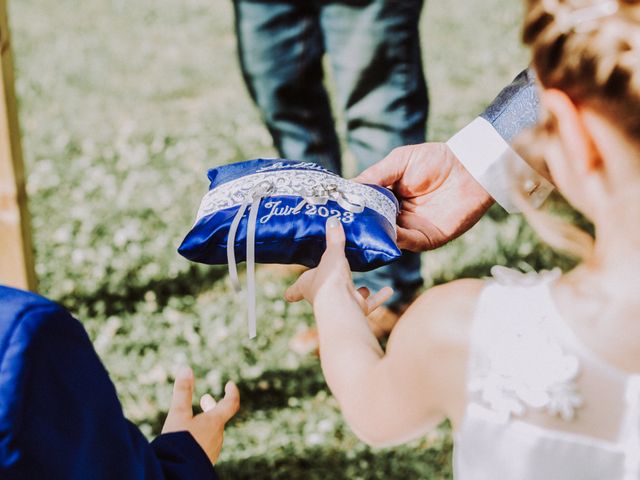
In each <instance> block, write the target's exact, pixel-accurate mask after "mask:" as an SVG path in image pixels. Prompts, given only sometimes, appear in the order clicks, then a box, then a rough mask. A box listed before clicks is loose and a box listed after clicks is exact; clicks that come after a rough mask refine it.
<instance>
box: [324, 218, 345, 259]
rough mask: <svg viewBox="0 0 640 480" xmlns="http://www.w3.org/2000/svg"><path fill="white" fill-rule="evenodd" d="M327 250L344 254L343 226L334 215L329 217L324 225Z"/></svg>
mask: <svg viewBox="0 0 640 480" xmlns="http://www.w3.org/2000/svg"><path fill="white" fill-rule="evenodd" d="M326 231H327V250H326V251H327V252H340V253H341V254H342V255H343V256H344V244H345V238H344V228H342V223H341V222H340V220H338V219H337V218H336V217H329V218H328V219H327V225H326Z"/></svg>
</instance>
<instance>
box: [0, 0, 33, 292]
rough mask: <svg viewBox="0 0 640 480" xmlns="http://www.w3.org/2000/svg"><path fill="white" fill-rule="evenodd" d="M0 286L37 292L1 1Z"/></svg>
mask: <svg viewBox="0 0 640 480" xmlns="http://www.w3.org/2000/svg"><path fill="white" fill-rule="evenodd" d="M0 63H1V67H2V75H1V76H0V283H2V284H6V285H11V286H14V287H19V288H24V289H27V290H35V289H36V276H35V271H34V268H33V248H32V244H31V224H30V217H29V211H28V209H27V194H26V190H25V177H24V167H23V165H22V148H21V146H20V127H19V124H18V112H17V106H16V97H15V90H14V83H13V58H12V55H11V45H10V42H9V21H8V18H7V3H6V0H0Z"/></svg>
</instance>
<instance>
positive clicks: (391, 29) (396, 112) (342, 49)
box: [320, 0, 429, 309]
mask: <svg viewBox="0 0 640 480" xmlns="http://www.w3.org/2000/svg"><path fill="white" fill-rule="evenodd" d="M422 5H423V0H404V1H402V2H391V1H388V0H359V1H357V2H354V1H353V0H334V1H332V2H327V3H325V4H324V5H323V7H322V11H321V16H320V19H321V25H322V32H323V35H324V43H325V46H326V49H327V52H328V54H329V59H330V62H331V67H332V70H333V76H334V78H335V82H336V89H337V93H338V97H339V103H340V105H341V107H342V108H343V109H344V112H345V119H346V125H347V141H348V145H349V149H350V150H351V151H352V152H353V154H354V156H355V157H356V160H357V162H358V168H359V170H363V169H364V168H366V167H368V166H370V165H372V164H374V163H376V162H377V161H379V160H381V159H382V158H383V157H384V156H386V155H387V154H388V153H389V152H390V151H391V150H393V149H394V148H396V147H398V146H401V145H408V144H415V143H422V142H424V141H425V136H426V121H427V114H428V106H429V104H428V94H427V86H426V80H425V77H424V73H423V68H422V60H421V52H420V38H419V19H420V13H421V10H422ZM356 281H357V282H358V283H359V284H361V285H365V286H367V287H369V289H371V290H379V289H380V288H382V287H383V286H385V285H391V286H392V287H393V288H394V291H395V293H394V296H393V297H392V298H391V300H390V301H389V302H388V304H387V305H388V306H389V307H390V308H392V309H397V308H399V307H401V306H402V305H403V304H406V303H407V302H408V301H410V300H411V298H412V297H413V296H414V295H415V293H416V291H417V290H418V289H419V288H420V286H421V285H422V277H421V275H420V255H419V254H414V253H405V254H404V255H403V256H402V258H401V259H400V260H398V261H397V262H395V263H394V264H392V265H388V266H386V267H383V268H380V269H377V270H375V271H373V272H368V273H366V274H362V275H358V277H357V278H356Z"/></svg>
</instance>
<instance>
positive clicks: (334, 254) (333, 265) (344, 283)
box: [284, 218, 393, 316]
mask: <svg viewBox="0 0 640 480" xmlns="http://www.w3.org/2000/svg"><path fill="white" fill-rule="evenodd" d="M344 247H345V237H344V230H343V228H342V224H341V223H340V221H339V220H338V219H337V218H329V219H328V220H327V249H326V251H325V252H324V255H322V259H321V260H320V264H319V265H318V266H317V267H316V268H314V269H312V270H308V271H306V272H305V273H303V274H302V275H301V276H300V278H298V280H297V281H296V282H295V283H294V284H293V285H291V286H290V287H289V288H288V289H287V291H286V292H285V294H284V297H285V299H286V300H287V301H288V302H298V301H300V300H302V299H305V300H307V301H308V302H309V303H311V304H313V303H314V302H315V300H316V298H317V297H318V295H319V294H321V293H322V294H327V295H328V297H327V298H329V299H331V298H333V299H337V298H339V296H338V297H336V294H337V295H340V294H343V293H347V294H349V295H350V296H351V297H352V298H353V299H354V300H355V301H356V302H357V303H358V305H359V306H360V308H361V310H362V313H364V315H365V316H366V315H369V314H370V313H371V312H373V311H374V310H375V309H376V308H378V307H379V306H380V305H382V304H383V303H384V302H385V301H387V299H388V298H389V297H390V296H391V294H392V293H393V290H392V289H391V287H385V288H383V289H382V290H380V291H379V292H378V293H376V294H375V295H371V294H370V292H369V289H368V288H366V287H361V288H359V289H357V290H356V288H355V286H354V285H353V281H352V280H351V271H350V270H349V262H347V259H346V257H345V254H344Z"/></svg>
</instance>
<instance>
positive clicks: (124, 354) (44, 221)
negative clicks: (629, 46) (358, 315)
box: [10, 0, 569, 479]
mask: <svg viewBox="0 0 640 480" xmlns="http://www.w3.org/2000/svg"><path fill="white" fill-rule="evenodd" d="M520 6H521V5H520V2H514V1H510V0H486V1H484V2H475V1H471V0H429V1H428V2H427V6H426V11H425V12H424V15H423V18H422V30H423V44H424V46H425V52H424V55H425V62H426V66H427V76H428V78H429V82H430V91H431V98H432V110H431V117H430V126H429V130H430V139H432V140H444V139H446V138H448V136H449V135H451V134H452V133H453V132H455V131H456V130H457V129H458V128H460V127H462V126H464V125H465V124H466V123H467V122H468V121H470V120H471V119H472V118H473V117H474V116H475V115H476V114H477V113H479V112H480V111H481V110H482V108H483V106H485V105H486V104H487V103H488V102H489V101H490V100H491V99H492V98H493V97H494V96H495V94H497V92H498V91H499V90H500V88H501V87H502V86H504V85H505V84H507V83H508V82H509V81H510V80H511V78H513V77H514V76H515V75H516V74H517V73H518V71H519V70H521V69H522V68H523V67H524V66H525V65H526V63H527V54H526V52H525V51H524V50H523V49H522V47H521V46H520V44H519V40H518V30H519V20H520ZM10 14H11V20H12V27H13V45H14V48H15V54H16V63H17V65H16V68H17V91H18V94H19V101H20V114H21V122H22V129H23V137H24V149H25V157H26V161H27V165H26V167H27V170H28V174H29V177H28V192H29V194H30V198H31V205H30V206H31V210H32V214H33V227H34V235H35V244H36V249H37V271H38V275H39V279H40V289H41V292H42V293H43V294H44V295H46V296H48V297H50V298H52V299H54V300H57V301H59V302H61V303H63V304H65V305H66V306H67V307H69V308H70V309H71V310H72V311H73V312H74V313H75V314H76V315H77V316H78V317H79V318H80V319H82V320H83V322H84V324H85V326H86V328H87V329H88V330H89V332H90V335H91V337H92V339H93V340H94V342H95V346H96V349H97V351H98V352H99V354H100V356H101V358H102V359H103V361H104V362H105V364H106V366H107V368H108V370H109V372H110V373H111V377H112V379H113V381H114V382H115V384H116V386H117V389H118V392H119V394H120V398H121V400H122V403H123V406H124V409H125V412H126V414H127V416H128V417H129V418H131V419H132V420H133V421H135V422H136V423H137V424H138V425H140V427H141V428H142V429H143V431H144V432H145V433H146V434H147V435H149V436H152V435H154V434H156V433H157V432H158V430H159V428H160V426H161V422H162V419H163V416H164V413H165V411H166V410H165V409H166V408H167V406H168V405H169V399H170V387H171V382H172V379H173V373H174V372H175V370H176V366H177V365H179V364H184V363H186V362H188V363H189V364H191V365H192V366H193V367H194V370H195V373H196V378H197V379H198V380H199V381H198V383H197V391H198V393H199V394H201V393H203V392H204V391H212V392H213V393H214V394H219V393H220V392H221V390H222V386H223V385H224V382H225V381H226V380H227V379H229V378H232V379H235V380H237V381H238V383H239V384H240V387H241V391H242V400H243V404H242V410H241V413H240V414H239V416H238V417H237V419H235V420H234V421H233V423H232V424H231V426H230V428H229V429H228V431H227V435H226V440H225V448H224V450H223V455H222V457H221V460H220V463H219V470H220V472H221V474H222V476H223V478H233V479H245V478H246V479H297V478H300V479H303V478H304V479H316V478H317V479H327V478H330V479H342V478H345V479H382V478H385V479H387V478H393V479H395V478H407V479H418V478H420V479H423V478H424V479H431V478H433V479H439V478H450V477H451V467H450V454H451V446H452V442H451V437H450V433H449V430H448V429H447V427H446V425H443V426H442V427H441V428H440V429H438V430H436V431H434V432H432V433H431V434H429V435H427V436H426V437H425V438H422V439H420V440H417V441H414V442H412V443H410V444H408V445H406V446H402V447H399V448H394V449H383V450H372V449H370V448H368V447H366V446H365V445H364V444H362V443H361V442H360V441H358V440H357V438H356V437H355V436H354V435H353V434H352V433H351V432H350V430H349V428H348V427H347V426H346V425H345V423H344V421H343V420H342V418H341V416H340V414H339V412H338V409H337V405H336V402H335V400H334V399H333V398H332V396H331V394H330V393H329V392H328V390H327V387H326V385H325V383H324V380H323V378H322V375H321V372H320V369H319V365H318V362H317V360H316V359H313V358H305V357H300V356H298V355H296V354H295V353H293V352H291V351H290V349H289V348H288V342H289V339H290V338H291V337H292V335H294V334H295V332H297V331H300V330H303V329H305V328H306V327H307V325H309V324H310V323H311V322H312V318H311V315H310V309H309V308H308V307H307V306H306V305H287V304H285V302H284V301H283V300H282V299H281V297H282V293H283V291H284V288H285V286H286V285H287V283H288V282H289V281H291V279H286V278H281V277H280V276H278V275H276V274H274V272H273V270H269V269H261V270H259V272H258V276H259V279H258V284H259V285H260V288H259V298H258V306H259V309H260V311H259V325H258V327H259V330H258V331H259V335H258V338H257V339H256V340H254V341H249V340H248V339H247V338H246V333H245V330H246V328H245V311H244V309H243V301H244V296H243V294H235V293H233V292H232V290H231V289H230V288H229V287H228V285H227V282H226V281H224V279H225V277H226V271H225V269H221V268H204V267H201V266H196V265H191V264H189V263H188V262H187V261H186V260H184V259H182V258H181V257H179V256H178V255H177V253H176V251H175V249H176V247H177V245H178V244H179V243H180V241H181V239H182V237H183V236H184V234H185V233H186V232H187V230H188V229H189V227H190V226H191V223H192V222H193V219H194V216H195V212H196V209H197V206H198V203H199V200H200V197H201V195H202V194H203V193H204V192H205V191H206V188H207V182H206V177H205V172H206V170H207V168H209V167H212V166H215V165H220V164H224V163H228V162H233V161H238V160H243V159H249V158H255V157H259V156H273V155H274V150H273V147H272V146H271V141H270V137H269V135H268V133H267V132H266V130H265V129H264V127H263V126H262V124H261V123H260V121H259V118H258V115H257V112H256V111H255V109H254V108H253V106H252V104H251V102H250V101H249V99H248V95H247V93H246V91H245V89H244V87H243V84H242V81H241V77H240V74H239V71H238V67H237V62H236V54H235V38H234V34H233V29H232V25H233V16H232V5H231V2H230V1H227V0H207V1H205V0H183V1H180V2H175V1H169V0H136V1H128V0H85V1H78V0H56V1H53V0H37V1H36V0H14V1H12V2H10ZM556 261H560V262H562V263H561V264H562V265H564V266H566V265H569V263H568V260H567V259H564V258H560V257H557V256H555V255H554V254H553V253H552V252H550V251H549V250H548V249H546V248H543V247H542V246H540V244H539V243H538V241H537V240H536V238H535V236H534V235H533V234H532V232H531V231H530V229H529V228H528V227H527V226H525V225H524V224H523V222H522V219H521V218H520V217H519V216H507V215H506V214H505V213H504V212H503V211H502V210H501V209H500V208H498V207H495V208H493V209H492V210H491V212H490V214H489V215H488V216H486V217H485V218H484V219H483V220H482V221H481V222H480V223H479V224H478V225H477V226H476V227H474V228H473V229H472V230H471V231H470V232H468V233H467V234H466V235H465V236H463V237H462V238H460V239H459V240H457V241H455V242H452V243H451V244H449V245H447V246H445V247H443V248H442V249H440V250H438V251H434V252H430V253H426V254H424V275H425V278H426V286H427V287H429V286H431V285H434V284H438V283H442V282H444V281H448V280H452V279H455V278H459V277H461V276H474V277H478V276H483V275H486V274H487V273H488V271H489V268H490V266H491V265H493V264H496V263H499V264H505V265H510V266H518V267H521V268H523V269H531V268H544V267H548V266H550V265H552V264H553V263H554V262H556ZM372 421H375V419H372Z"/></svg>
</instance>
